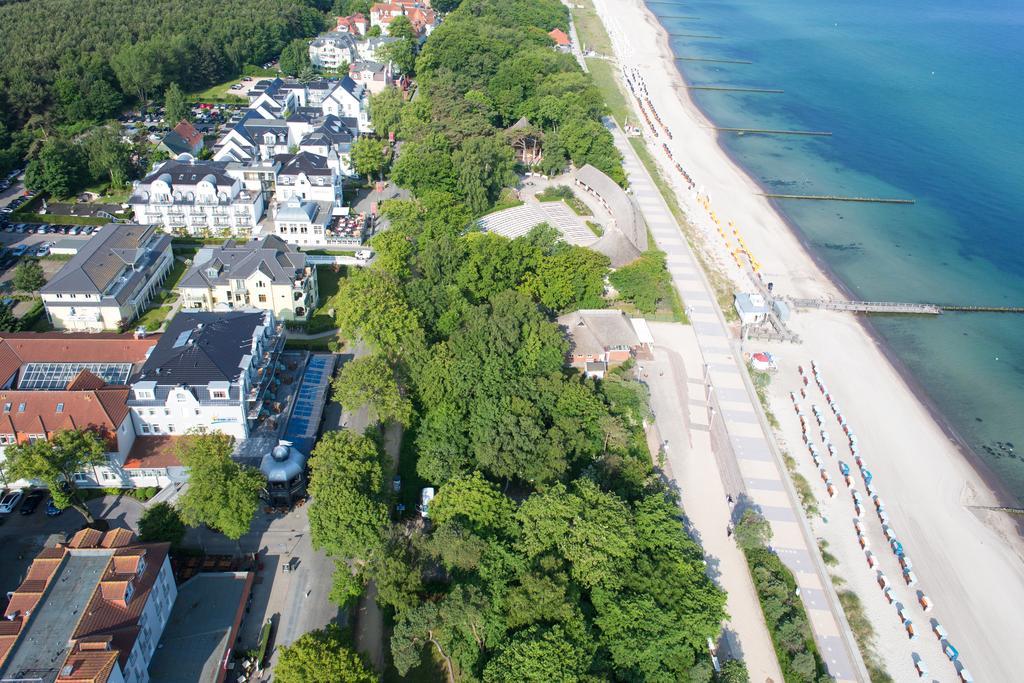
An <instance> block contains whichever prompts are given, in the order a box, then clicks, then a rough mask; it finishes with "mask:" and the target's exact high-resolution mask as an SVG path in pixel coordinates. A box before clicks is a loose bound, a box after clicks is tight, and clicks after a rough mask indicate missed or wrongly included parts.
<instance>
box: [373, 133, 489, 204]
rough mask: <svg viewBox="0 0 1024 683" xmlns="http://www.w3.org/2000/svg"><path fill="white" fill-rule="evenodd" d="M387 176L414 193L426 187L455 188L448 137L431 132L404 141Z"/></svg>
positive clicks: (456, 182)
mask: <svg viewBox="0 0 1024 683" xmlns="http://www.w3.org/2000/svg"><path fill="white" fill-rule="evenodd" d="M474 173H475V171H474ZM391 179H392V180H394V181H395V184H396V185H398V186H400V187H407V188H409V189H410V190H412V191H413V192H414V193H416V194H421V193H422V192H424V191H426V190H444V191H447V192H456V191H458V190H459V187H458V175H457V172H456V168H455V164H454V162H453V161H452V152H451V144H450V143H449V142H448V139H447V138H446V137H445V136H443V135H440V134H435V135H429V136H427V137H425V138H423V139H422V140H417V141H415V142H407V143H405V145H404V146H403V147H402V153H401V154H399V155H398V158H397V159H396V160H395V163H394V164H393V165H392V168H391Z"/></svg>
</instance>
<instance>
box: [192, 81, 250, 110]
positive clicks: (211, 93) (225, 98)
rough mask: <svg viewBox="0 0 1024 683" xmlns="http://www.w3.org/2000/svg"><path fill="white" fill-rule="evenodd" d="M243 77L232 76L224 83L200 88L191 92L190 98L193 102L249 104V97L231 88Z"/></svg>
mask: <svg viewBox="0 0 1024 683" xmlns="http://www.w3.org/2000/svg"><path fill="white" fill-rule="evenodd" d="M241 80H242V79H241V77H240V76H235V77H234V78H230V79H228V80H226V81H224V82H223V83H218V84H216V85H211V86H210V87H209V88H207V89H206V90H200V91H199V92H193V93H189V95H188V99H189V100H190V101H191V102H210V103H215V102H216V103H224V104H248V102H249V100H248V98H246V97H244V96H243V95H238V94H236V91H233V90H231V86H233V85H235V84H236V83H238V82H240V81H241Z"/></svg>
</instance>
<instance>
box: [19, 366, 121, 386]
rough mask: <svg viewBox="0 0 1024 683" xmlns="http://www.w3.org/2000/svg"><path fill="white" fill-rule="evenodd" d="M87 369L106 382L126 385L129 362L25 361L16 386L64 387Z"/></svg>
mask: <svg viewBox="0 0 1024 683" xmlns="http://www.w3.org/2000/svg"><path fill="white" fill-rule="evenodd" d="M83 370H88V371H89V372H91V373H92V374H94V375H96V376H97V377H99V378H100V379H102V380H103V381H104V382H106V383H107V384H117V385H122V386H123V385H126V384H128V377H129V375H131V373H132V364H131V363H26V364H25V365H24V366H23V367H22V369H21V373H19V377H18V388H19V389H29V390H47V389H65V388H66V387H67V385H68V383H69V382H70V381H71V380H73V379H74V378H75V376H76V375H78V373H80V372H81V371H83Z"/></svg>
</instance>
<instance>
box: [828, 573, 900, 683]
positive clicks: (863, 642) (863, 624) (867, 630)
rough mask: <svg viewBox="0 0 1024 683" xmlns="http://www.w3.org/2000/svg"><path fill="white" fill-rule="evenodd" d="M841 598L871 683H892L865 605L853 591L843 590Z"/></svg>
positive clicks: (838, 593)
mask: <svg viewBox="0 0 1024 683" xmlns="http://www.w3.org/2000/svg"><path fill="white" fill-rule="evenodd" d="M836 594H837V595H838V596H839V604H841V605H842V606H843V611H844V612H846V621H848V622H849V623H850V630H851V631H853V637H854V639H855V640H856V641H857V647H858V648H860V653H861V656H863V657H864V666H866V667H867V669H868V676H869V677H870V678H871V683H892V680H893V679H892V676H890V675H889V672H888V671H886V670H885V667H884V666H883V665H882V661H881V659H880V658H879V656H878V653H877V652H875V628H874V627H873V626H872V625H871V621H870V620H869V619H868V617H867V614H865V613H864V605H863V604H862V603H861V601H860V597H859V596H858V595H857V594H856V593H854V592H853V591H851V590H841V591H838V592H837V593H836Z"/></svg>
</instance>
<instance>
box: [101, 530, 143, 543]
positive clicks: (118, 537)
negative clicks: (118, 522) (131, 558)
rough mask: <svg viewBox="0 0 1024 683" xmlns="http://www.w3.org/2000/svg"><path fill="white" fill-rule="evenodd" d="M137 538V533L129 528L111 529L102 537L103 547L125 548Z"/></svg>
mask: <svg viewBox="0 0 1024 683" xmlns="http://www.w3.org/2000/svg"><path fill="white" fill-rule="evenodd" d="M134 540H135V534H133V533H132V532H131V531H130V530H128V529H121V528H118V529H111V530H110V531H108V532H107V533H105V534H103V538H102V539H100V547H101V548H124V547H125V546H129V545H131V544H132V542H133V541H134Z"/></svg>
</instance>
